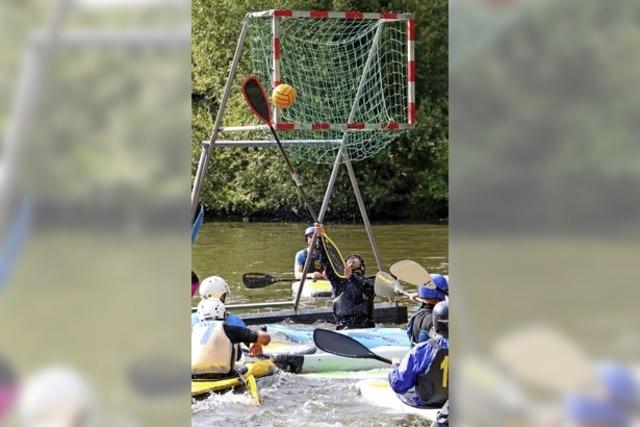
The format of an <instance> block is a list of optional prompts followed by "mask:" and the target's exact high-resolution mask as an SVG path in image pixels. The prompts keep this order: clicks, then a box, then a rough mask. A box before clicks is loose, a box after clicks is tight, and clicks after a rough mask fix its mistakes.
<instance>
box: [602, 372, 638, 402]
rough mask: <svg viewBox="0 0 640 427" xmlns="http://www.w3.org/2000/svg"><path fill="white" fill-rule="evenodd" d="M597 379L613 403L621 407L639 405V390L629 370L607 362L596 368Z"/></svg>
mask: <svg viewBox="0 0 640 427" xmlns="http://www.w3.org/2000/svg"><path fill="white" fill-rule="evenodd" d="M598 377H599V378H600V381H601V382H602V384H603V385H604V388H605V390H606V392H607V395H608V396H609V397H610V399H611V400H612V401H613V402H616V403H617V404H618V405H620V406H623V407H635V406H637V405H638V403H640V390H638V383H637V382H636V378H635V375H634V373H633V371H632V370H631V369H629V368H627V367H626V366H624V365H622V364H620V363H613V362H609V363H605V364H603V365H601V366H599V367H598Z"/></svg>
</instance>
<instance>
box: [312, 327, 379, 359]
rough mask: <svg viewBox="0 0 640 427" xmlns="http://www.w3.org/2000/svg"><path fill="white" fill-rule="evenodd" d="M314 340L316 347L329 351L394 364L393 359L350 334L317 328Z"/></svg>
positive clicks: (344, 355)
mask: <svg viewBox="0 0 640 427" xmlns="http://www.w3.org/2000/svg"><path fill="white" fill-rule="evenodd" d="M313 342H314V343H315V345H316V347H318V348H319V349H320V350H322V351H325V352H327V353H331V354H335V355H338V356H343V357H351V358H354V359H376V360H379V361H381V362H384V363H388V364H389V365H391V364H392V362H391V360H389V359H387V358H386V357H382V356H379V355H377V354H375V353H374V352H372V351H371V350H369V349H368V348H367V347H365V346H364V345H362V344H360V343H359V342H358V341H356V340H355V339H353V338H351V337H350V336H348V335H343V334H339V333H337V332H334V331H330V330H328V329H319V328H318V329H315V330H314V331H313Z"/></svg>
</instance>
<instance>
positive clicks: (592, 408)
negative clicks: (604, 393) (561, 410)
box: [565, 393, 629, 427]
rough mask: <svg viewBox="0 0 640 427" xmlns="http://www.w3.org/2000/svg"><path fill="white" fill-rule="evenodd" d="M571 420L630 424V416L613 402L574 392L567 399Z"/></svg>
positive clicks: (619, 426)
mask: <svg viewBox="0 0 640 427" xmlns="http://www.w3.org/2000/svg"><path fill="white" fill-rule="evenodd" d="M565 407H566V411H567V415H568V417H569V420H570V421H573V422H576V423H580V424H581V425H582V424H588V425H592V424H593V425H603V426H611V427H623V426H627V425H629V416H628V415H627V414H625V412H624V411H623V410H621V409H620V408H618V407H616V406H615V405H614V404H613V403H612V402H608V401H606V400H602V399H597V398H594V397H592V396H586V395H584V394H579V393H572V394H570V395H569V396H568V397H567V398H566V400H565Z"/></svg>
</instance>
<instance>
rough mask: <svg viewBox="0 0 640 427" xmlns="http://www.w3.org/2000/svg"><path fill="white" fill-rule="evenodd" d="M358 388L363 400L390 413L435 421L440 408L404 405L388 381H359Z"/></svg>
mask: <svg viewBox="0 0 640 427" xmlns="http://www.w3.org/2000/svg"><path fill="white" fill-rule="evenodd" d="M356 387H357V388H358V390H359V391H360V394H361V395H362V398H363V399H364V400H365V401H366V402H367V403H370V404H372V405H375V406H378V407H380V408H385V409H388V410H389V411H390V412H394V413H398V414H407V415H417V416H419V417H423V418H428V419H430V420H435V419H436V416H437V415H438V411H439V410H440V408H433V409H432V408H416V407H413V406H409V405H407V404H406V403H404V402H403V401H402V400H400V398H399V397H398V395H397V394H396V393H395V392H394V391H393V390H392V389H391V386H390V385H389V381H387V380H386V379H370V380H363V381H359V382H358V383H357V384H356Z"/></svg>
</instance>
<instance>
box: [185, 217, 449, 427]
mask: <svg viewBox="0 0 640 427" xmlns="http://www.w3.org/2000/svg"><path fill="white" fill-rule="evenodd" d="M306 226H307V224H273V223H208V224H204V225H203V227H202V229H201V230H200V234H199V236H198V241H197V243H196V245H195V246H194V248H193V254H192V266H193V269H194V270H195V271H196V272H197V273H198V275H199V276H200V278H201V279H203V278H205V277H207V276H209V275H212V274H216V275H220V276H222V277H224V278H225V280H227V282H228V283H229V285H230V286H231V295H230V296H229V299H228V301H227V302H228V303H229V304H239V303H255V302H267V301H285V300H291V297H292V294H291V288H290V282H282V283H277V284H274V285H271V286H269V287H266V288H262V289H246V288H245V287H244V285H243V284H242V280H241V276H242V274H243V273H246V272H260V273H269V274H273V275H275V276H278V275H287V274H288V275H292V272H293V264H294V255H295V253H296V252H297V251H299V250H300V249H302V248H303V247H304V235H303V233H304V229H305V227H306ZM327 232H328V234H329V235H330V236H331V238H332V239H333V240H334V241H335V242H336V244H337V245H338V246H339V247H340V250H341V252H342V253H343V255H345V256H346V254H347V253H351V252H357V253H359V254H361V255H362V256H364V258H365V260H366V265H367V273H368V274H374V273H375V272H376V271H377V268H376V266H375V261H374V258H373V254H372V251H371V248H370V247H369V244H368V240H367V236H366V233H365V230H364V228H363V227H362V226H361V225H331V226H327ZM374 233H375V236H376V239H377V241H378V246H379V248H380V252H381V256H382V259H383V262H384V264H385V268H387V269H388V267H389V266H390V265H391V264H393V263H394V262H396V261H399V260H402V259H413V260H415V261H417V262H418V263H420V264H422V265H423V266H425V268H427V270H429V271H430V272H434V273H442V274H446V273H448V227H447V226H446V225H427V224H401V225H397V224H394V225H377V226H375V227H374ZM185 286H186V285H185ZM406 290H408V291H411V290H412V289H409V288H408V287H407V288H406ZM196 302H197V299H194V304H195V303H196ZM305 303H306V304H307V305H323V304H325V305H327V304H329V303H330V302H329V301H319V302H313V301H305ZM324 326H325V327H329V325H324ZM355 383H356V381H354V380H350V379H311V378H306V377H302V376H299V375H295V374H289V373H284V372H278V373H276V374H275V375H273V376H270V377H265V378H262V379H259V380H258V387H259V388H260V391H261V394H262V397H263V400H264V402H263V404H262V406H259V407H258V406H256V405H254V404H253V403H252V402H251V399H250V397H249V396H248V394H246V393H245V394H233V393H228V394H223V395H213V396H211V397H209V398H207V399H205V400H203V401H199V402H196V403H194V405H193V406H192V414H193V419H192V425H193V426H197V427H204V426H207V427H209V426H222V425H225V426H226V425H252V426H274V427H275V426H289V425H317V426H363V425H366V426H386V425H398V426H422V425H425V424H428V423H427V422H426V421H425V419H421V418H418V417H415V416H403V415H400V414H389V413H386V412H385V410H383V409H380V408H376V407H373V406H370V405H368V404H367V403H365V402H364V401H363V400H362V399H361V398H360V397H359V396H358V390H357V389H356V387H355Z"/></svg>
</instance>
